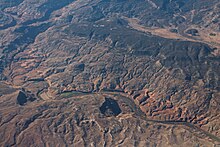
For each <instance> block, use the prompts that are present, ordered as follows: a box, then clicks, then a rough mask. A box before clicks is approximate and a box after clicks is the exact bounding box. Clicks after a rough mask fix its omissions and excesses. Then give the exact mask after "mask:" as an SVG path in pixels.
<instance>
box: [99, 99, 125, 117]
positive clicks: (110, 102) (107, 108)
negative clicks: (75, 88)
mask: <svg viewBox="0 0 220 147" xmlns="http://www.w3.org/2000/svg"><path fill="white" fill-rule="evenodd" d="M99 109H100V111H101V113H102V114H104V115H105V116H107V117H110V116H117V115H119V114H120V113H121V109H120V107H119V105H118V103H117V101H116V100H114V99H112V98H105V102H104V103H103V104H102V106H101V107H100V108H99Z"/></svg>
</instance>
